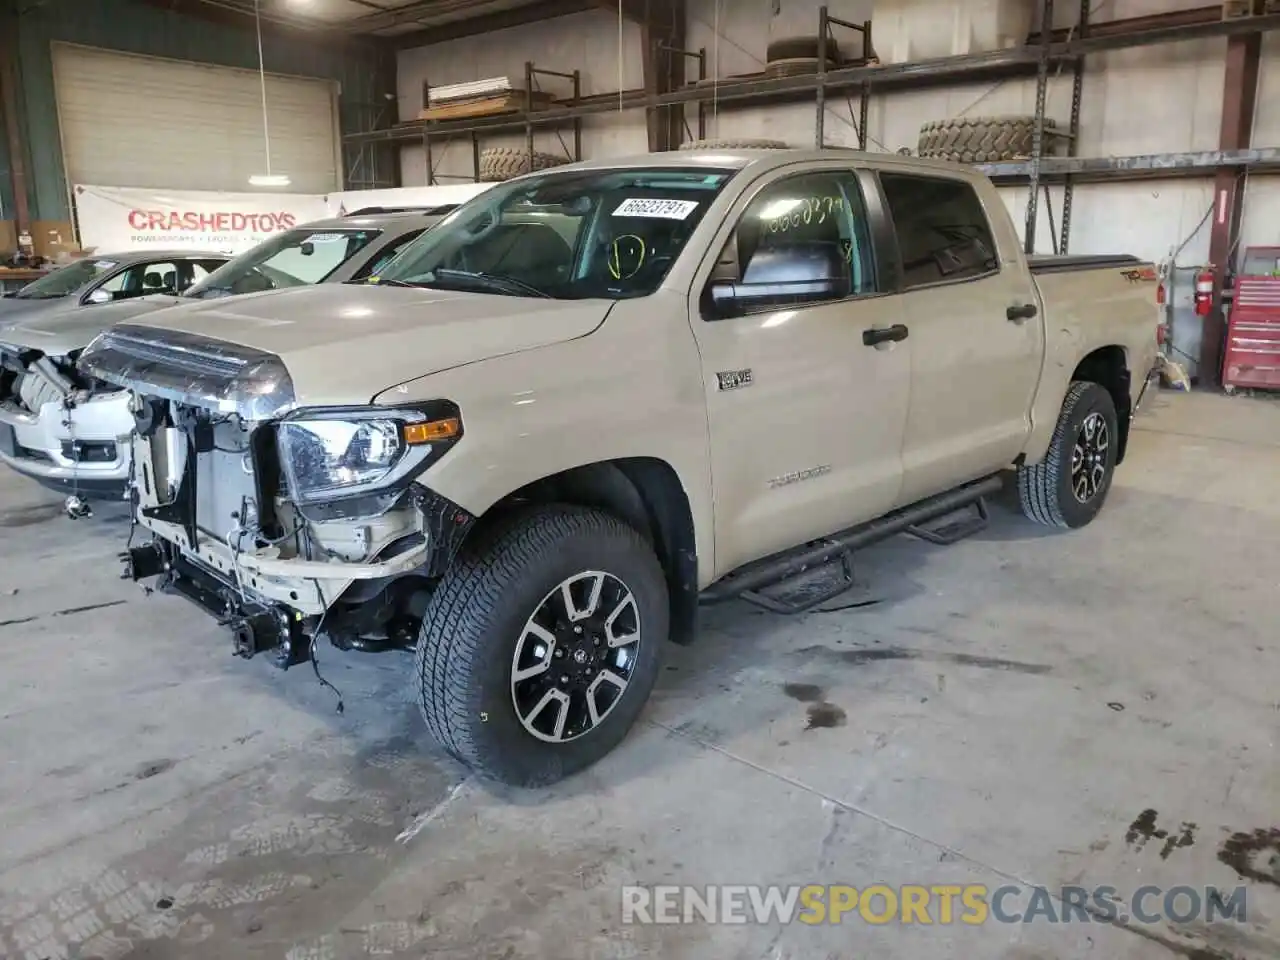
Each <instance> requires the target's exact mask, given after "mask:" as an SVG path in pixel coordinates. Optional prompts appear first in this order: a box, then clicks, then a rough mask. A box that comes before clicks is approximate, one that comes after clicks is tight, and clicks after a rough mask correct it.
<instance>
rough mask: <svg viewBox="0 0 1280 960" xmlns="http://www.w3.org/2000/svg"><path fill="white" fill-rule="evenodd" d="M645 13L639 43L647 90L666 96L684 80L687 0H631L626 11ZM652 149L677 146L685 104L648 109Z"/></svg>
mask: <svg viewBox="0 0 1280 960" xmlns="http://www.w3.org/2000/svg"><path fill="white" fill-rule="evenodd" d="M614 9H615V10H616V9H617V7H616V6H615V7H614ZM636 14H641V15H643V19H642V20H641V21H640V38H641V39H640V43H641V49H642V50H643V51H644V90H645V93H646V94H647V95H649V96H664V95H666V94H669V93H674V92H675V91H677V90H680V89H681V88H682V87H683V86H684V83H685V76H686V73H685V66H686V65H685V60H686V59H687V58H686V56H685V50H684V45H685V0H632V2H631V3H630V4H624V6H623V15H624V16H629V17H633V18H634V16H635V15H636ZM645 124H646V127H647V128H648V133H649V149H650V150H674V149H676V148H677V147H679V146H680V140H681V137H682V134H683V133H684V105H683V104H671V105H668V106H665V107H660V108H658V109H656V110H655V109H646V110H645Z"/></svg>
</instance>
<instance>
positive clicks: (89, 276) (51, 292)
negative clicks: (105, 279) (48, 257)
mask: <svg viewBox="0 0 1280 960" xmlns="http://www.w3.org/2000/svg"><path fill="white" fill-rule="evenodd" d="M116 266H117V264H116V261H114V260H94V259H86V260H77V261H76V262H75V263H69V264H67V265H66V266H65V267H59V268H58V269H56V270H54V271H53V272H52V273H50V274H49V275H48V276H46V277H41V278H40V279H39V280H33V281H32V282H31V283H28V284H27V285H26V286H25V287H23V288H22V289H21V290H19V291H18V292H17V293H16V294H14V296H15V297H17V298H18V299H19V300H51V299H54V298H56V297H66V296H70V295H71V294H73V293H75V292H76V291H77V290H79V289H80V288H81V287H83V286H84V285H85V284H86V283H88V282H89V281H91V280H96V279H97V278H98V277H101V276H102V275H103V274H105V273H107V272H108V271H109V270H114V269H115V268H116Z"/></svg>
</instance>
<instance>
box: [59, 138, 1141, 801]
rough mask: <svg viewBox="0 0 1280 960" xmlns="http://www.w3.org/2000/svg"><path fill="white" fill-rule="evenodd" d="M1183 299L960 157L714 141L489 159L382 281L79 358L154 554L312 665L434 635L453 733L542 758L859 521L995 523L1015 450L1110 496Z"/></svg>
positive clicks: (600, 738)
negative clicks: (1031, 230)
mask: <svg viewBox="0 0 1280 960" xmlns="http://www.w3.org/2000/svg"><path fill="white" fill-rule="evenodd" d="M1157 321H1158V317H1157V308H1156V305H1155V283H1154V272H1153V271H1152V269H1151V266H1150V264H1146V263H1142V262H1140V261H1138V260H1136V259H1134V258H1132V257H1076V258H1048V259H1033V260H1032V261H1031V262H1030V263H1029V262H1028V260H1027V259H1026V258H1024V256H1023V254H1022V250H1021V245H1020V243H1019V241H1018V237H1017V235H1016V233H1015V231H1014V228H1013V225H1012V223H1011V222H1010V219H1009V215H1008V214H1007V212H1006V210H1005V207H1004V205H1003V203H1002V202H1001V200H1000V198H999V196H998V195H997V193H996V191H995V189H994V188H993V187H992V185H991V184H990V183H989V182H988V181H987V180H985V179H984V178H983V177H981V176H979V175H976V174H975V173H974V172H972V171H970V170H967V169H965V168H963V167H960V166H954V165H947V164H943V163H939V162H929V161H922V160H915V159H911V158H906V157H898V156H885V155H868V154H858V153H851V152H843V151H822V152H817V151H761V152H752V151H724V152H721V151H710V150H707V151H688V152H681V153H669V154H655V155H649V156H642V157H637V158H630V159H614V160H601V161H596V162H590V163H583V164H576V165H573V166H568V167H561V168H557V169H555V170H553V171H547V172H542V173H537V174H533V175H530V176H527V177H523V178H520V179H517V180H513V181H510V182H508V183H505V184H502V185H499V186H495V187H494V188H493V189H492V190H490V191H489V192H487V193H485V194H483V195H482V196H480V197H478V198H476V199H475V200H472V201H470V202H469V203H467V204H465V205H464V206H462V207H461V208H459V209H458V210H457V211H456V212H454V213H453V214H452V215H450V216H449V217H448V218H446V219H445V220H444V221H443V222H442V223H441V224H440V226H439V227H437V228H436V229H435V230H433V231H431V232H429V233H427V234H424V235H423V237H421V238H420V239H419V240H417V241H416V242H415V243H413V244H412V245H411V246H410V247H408V248H407V249H406V251H405V252H404V253H403V254H402V255H401V256H400V257H398V258H397V259H396V260H395V261H393V262H392V263H391V264H390V265H389V266H388V267H387V268H385V269H384V270H383V271H382V273H381V275H380V276H379V277H375V278H372V279H371V281H370V282H369V283H367V284H363V285H346V286H343V285H338V286H328V287H317V288H311V289H295V290H285V291H280V292H276V293H266V294H261V295H253V296H247V297H240V298H237V299H236V300H234V301H228V302H213V303H200V304H192V305H187V306H179V307H174V308H171V309H167V310H163V311H159V312H156V313H153V314H150V315H149V316H148V317H147V318H146V320H145V324H123V325H120V326H117V327H116V328H114V329H113V330H111V331H109V332H107V333H105V334H103V335H102V336H100V337H99V338H98V339H97V340H95V341H94V342H93V344H92V345H91V346H90V347H89V348H88V349H87V350H86V351H85V354H84V356H83V358H82V363H83V364H84V365H85V366H86V367H87V368H88V371H89V372H90V373H91V374H92V375H93V376H96V377H99V378H101V379H103V380H106V381H109V382H111V383H114V384H117V385H119V386H122V387H126V388H128V389H129V390H130V391H131V392H132V396H133V401H132V404H133V407H132V408H133V411H134V416H135V420H136V425H137V432H136V434H135V437H134V454H135V463H136V465H137V467H136V472H135V477H134V481H133V485H134V499H135V523H136V525H137V526H139V527H142V528H146V530H147V531H150V534H151V538H150V540H149V542H139V541H138V539H137V538H136V537H135V539H134V541H133V544H134V545H133V546H132V547H131V549H130V550H129V551H128V553H127V554H126V557H127V565H128V575H129V576H131V577H133V578H134V579H143V578H149V577H155V576H158V577H160V578H161V581H160V582H161V585H162V586H163V587H165V588H167V589H169V590H172V591H175V592H178V593H181V594H184V595H185V596H187V597H189V598H192V599H195V600H197V601H198V602H199V603H200V604H201V605H202V606H203V607H204V608H205V609H207V610H209V611H211V612H212V613H213V614H214V615H216V616H217V617H219V618H220V619H222V620H223V621H224V622H226V623H228V624H230V625H231V627H232V633H233V637H234V642H235V645H236V650H237V652H239V653H241V654H242V655H246V656H251V655H253V654H254V653H256V652H260V651H263V652H265V651H272V653H273V655H274V656H275V658H276V659H277V662H279V663H280V664H281V665H285V666H287V665H289V664H293V663H299V662H302V661H304V660H306V659H307V658H308V656H309V655H310V653H311V652H312V651H313V649H314V644H315V643H316V641H317V640H318V639H320V638H323V637H327V638H328V639H329V640H330V641H331V642H332V643H333V644H335V645H337V646H339V647H341V648H344V649H352V648H355V649H379V648H387V647H391V648H396V647H410V646H416V649H417V658H416V662H415V663H416V665H415V667H414V670H413V676H412V682H413V683H414V684H415V686H416V688H417V689H418V691H419V693H420V702H421V705H422V712H423V716H424V717H425V719H426V723H427V727H428V729H429V730H430V731H431V733H432V734H433V735H434V737H435V738H436V739H437V740H439V742H440V743H441V744H443V746H444V747H445V748H446V749H448V750H449V751H451V752H452V753H453V754H454V755H456V756H457V757H459V758H460V759H462V760H463V761H464V762H466V763H468V764H470V765H472V766H473V767H475V768H476V769H478V770H480V771H481V772H482V773H484V774H486V775H489V776H492V777H495V778H498V779H500V780H504V781H507V782H510V783H516V784H540V783H547V782H550V781H553V780H555V779H557V778H559V777H562V776H564V775H567V774H569V773H572V772H573V771H575V770H579V769H581V768H583V767H585V766H586V765H588V764H590V763H592V762H594V761H595V760H597V759H599V758H600V757H601V756H603V755H604V754H605V753H607V752H608V751H609V750H611V749H612V748H613V747H614V746H615V745H616V744H618V742H619V741H620V740H621V739H622V738H623V737H624V736H625V734H626V732H627V730H628V728H629V727H630V726H631V724H632V723H633V721H634V720H635V719H636V717H637V716H638V715H639V713H640V711H641V708H642V706H643V704H644V702H645V700H646V698H647V697H648V695H649V692H650V689H651V688H652V686H653V683H654V679H655V677H656V675H657V671H658V662H659V655H660V652H661V647H662V645H663V644H664V643H665V642H666V641H667V640H668V639H671V640H675V641H677V642H688V641H689V640H691V639H692V638H693V636H694V634H695V632H696V622H697V608H698V604H699V602H707V601H713V600H719V599H725V598H729V597H743V598H745V599H747V600H750V601H752V602H755V603H758V604H761V605H763V606H766V607H768V608H769V609H772V610H777V611H778V612H783V613H794V612H799V611H802V610H804V609H807V608H808V607H810V606H812V604H813V603H814V602H815V599H823V598H824V597H829V596H832V595H834V594H835V593H836V592H837V591H839V590H842V589H844V588H846V587H847V586H848V578H847V576H846V573H847V571H848V558H849V552H850V551H851V550H853V549H856V548H857V547H860V546H862V545H864V544H866V543H868V542H871V541H872V540H874V539H877V538H880V537H885V536H889V535H892V534H895V533H899V532H906V533H913V534H916V535H918V536H921V537H924V538H926V539H929V540H933V541H935V542H939V543H948V542H952V541H953V540H955V539H958V538H959V537H962V536H964V535H966V534H968V533H970V532H972V531H973V530H975V529H977V528H978V527H979V526H981V524H982V523H983V522H984V521H985V519H986V509H985V505H984V501H983V498H984V497H985V496H986V495H988V494H990V493H991V492H992V491H994V490H995V489H996V488H997V487H998V486H999V485H1000V482H1001V474H1002V473H1003V472H1005V471H1007V470H1008V469H1009V468H1013V469H1014V470H1015V471H1016V483H1017V486H1018V489H1019V492H1020V494H1021V499H1022V505H1023V508H1024V510H1025V512H1026V513H1027V515H1028V516H1029V517H1031V518H1032V519H1033V520H1036V521H1039V522H1041V523H1045V524H1051V525H1056V526H1059V527H1079V526H1082V525H1084V524H1086V523H1088V522H1089V521H1090V520H1092V519H1093V517H1094V516H1095V514H1096V513H1097V512H1098V510H1099V509H1100V508H1101V506H1102V504H1103V502H1104V500H1105V499H1106V496H1107V492H1108V490H1109V488H1110V484H1111V479H1112V472H1113V470H1114V468H1115V466H1116V464H1117V463H1119V462H1120V461H1121V459H1123V457H1124V452H1125V441H1126V439H1127V437H1128V431H1129V423H1130V419H1131V417H1132V415H1133V412H1134V410H1135V408H1136V407H1137V405H1138V402H1139V400H1140V398H1141V394H1142V390H1143V388H1144V387H1145V385H1146V382H1147V379H1148V372H1149V371H1150V369H1151V367H1152V364H1153V362H1154V359H1155V356H1156V333H1157ZM135 533H137V531H135ZM826 565H829V571H830V573H831V574H832V575H833V576H832V581H833V585H832V586H831V587H830V588H829V589H826V590H821V591H819V592H818V594H817V596H816V598H815V595H814V593H813V591H812V590H810V591H809V593H808V594H807V598H806V599H804V600H798V599H796V596H795V590H794V589H792V585H793V584H794V581H795V577H796V576H797V574H800V573H801V572H805V573H807V575H812V574H813V573H814V570H815V568H822V567H825V566H826Z"/></svg>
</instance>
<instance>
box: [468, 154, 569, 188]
mask: <svg viewBox="0 0 1280 960" xmlns="http://www.w3.org/2000/svg"><path fill="white" fill-rule="evenodd" d="M564 163H568V161H567V160H566V159H565V158H564V157H558V156H556V155H555V154H553V153H536V152H535V153H534V155H533V159H532V161H530V158H529V151H528V150H525V149H524V148H516V147H488V148H486V149H484V150H481V151H480V182H481V183H498V182H500V181H502V180H510V179H511V178H512V177H518V176H520V175H521V174H525V173H531V172H533V171H534V170H546V169H547V168H548V167H558V166H560V165H561V164H564Z"/></svg>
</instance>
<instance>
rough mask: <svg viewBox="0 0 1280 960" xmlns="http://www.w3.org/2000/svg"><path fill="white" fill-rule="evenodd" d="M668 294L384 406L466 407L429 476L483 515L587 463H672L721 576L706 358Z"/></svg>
mask: <svg viewBox="0 0 1280 960" xmlns="http://www.w3.org/2000/svg"><path fill="white" fill-rule="evenodd" d="M660 299H662V295H661V294H658V295H655V296H654V297H649V298H646V299H645V300H637V301H624V302H622V303H619V304H618V306H617V307H616V308H615V309H614V310H613V312H612V313H611V314H610V317H609V320H608V321H607V322H606V323H605V324H604V326H603V327H602V328H601V329H600V330H599V331H597V332H596V333H593V334H592V335H591V336H588V337H583V338H580V339H578V340H573V341H570V342H567V343H557V344H551V345H548V346H545V347H539V348H536V349H532V350H526V351H523V352H521V353H516V354H510V355H507V356H501V357H495V358H493V359H491V360H484V361H480V362H477V363H472V364H468V365H467V366H464V367H458V368H455V369H451V370H444V371H441V372H439V373H435V374H432V375H430V376H428V377H424V378H422V379H420V380H416V381H413V382H412V383H409V384H404V385H401V386H399V387H396V388H394V389H393V390H390V391H388V392H386V393H383V394H381V395H379V397H378V398H377V402H378V403H382V404H387V405H394V404H402V403H413V402H417V401H425V400H433V399H447V400H451V401H453V402H454V403H456V404H457V405H458V407H459V408H460V410H461V412H462V423H463V437H462V440H461V441H460V442H459V443H458V444H457V445H456V446H455V447H454V448H453V449H452V450H450V451H449V452H448V453H447V454H445V456H444V457H442V458H441V460H440V462H438V463H436V464H434V465H432V467H431V468H430V469H429V470H428V471H427V472H426V473H425V474H424V475H423V477H422V481H421V482H422V483H423V484H425V485H426V486H427V487H429V488H431V489H432V490H434V491H436V492H437V493H439V494H441V495H442V496H445V497H448V498H449V499H450V500H452V501H454V502H455V503H457V504H459V505H460V506H462V507H464V508H465V509H467V510H468V511H470V512H471V513H473V514H476V515H481V514H483V513H484V512H485V511H487V510H488V509H489V508H490V507H492V506H493V505H494V504H495V503H497V502H498V501H500V500H502V499H503V498H504V497H506V496H508V495H509V494H511V493H513V492H514V491H516V490H519V489H521V488H523V487H526V486H528V485H529V484H531V483H533V482H535V481H537V480H541V479H543V478H545V477H550V476H554V475H556V474H559V473H563V472H565V471H567V470H571V469H573V468H576V467H582V466H586V465H588V464H593V463H600V462H603V461H610V460H622V459H630V458H636V457H645V458H652V459H656V460H661V461H663V462H665V463H667V464H668V465H670V466H671V468H672V470H673V471H674V472H675V474H676V476H677V478H678V479H679V481H680V484H681V486H682V487H683V488H684V492H685V495H686V496H687V497H688V500H689V506H690V510H691V512H692V515H693V522H694V536H695V542H696V544H697V550H698V556H699V557H700V558H701V560H700V562H699V565H698V566H699V571H700V573H699V576H700V577H704V576H706V577H709V576H710V571H712V570H714V569H715V564H714V536H713V529H714V525H713V522H712V501H711V471H710V463H709V455H708V437H707V413H706V404H705V402H704V399H703V397H704V394H703V388H702V372H701V364H700V361H699V358H698V353H697V350H696V347H695V345H694V343H693V342H692V334H691V332H690V330H689V326H688V323H687V320H686V319H685V317H684V315H683V310H684V307H683V304H681V305H680V306H679V308H678V310H679V312H677V311H676V310H673V309H667V308H666V306H665V305H663V306H659V305H658V304H656V303H655V302H654V301H655V300H660ZM699 586H705V584H699Z"/></svg>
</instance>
